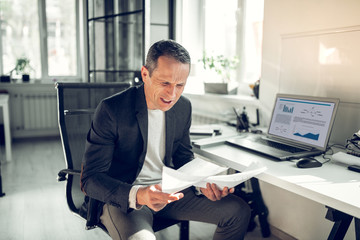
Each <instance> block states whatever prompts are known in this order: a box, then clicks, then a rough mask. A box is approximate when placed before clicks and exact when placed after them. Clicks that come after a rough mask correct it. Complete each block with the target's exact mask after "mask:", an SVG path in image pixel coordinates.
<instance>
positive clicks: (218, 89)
mask: <svg viewBox="0 0 360 240" xmlns="http://www.w3.org/2000/svg"><path fill="white" fill-rule="evenodd" d="M200 61H201V62H202V64H203V68H204V69H205V70H209V71H211V72H213V73H212V74H214V73H215V74H216V75H217V78H216V80H215V81H213V80H212V81H211V80H210V81H209V79H207V80H206V81H205V82H204V87H205V92H206V93H220V94H227V93H228V83H229V81H230V77H231V71H233V70H235V69H236V67H237V65H238V63H239V59H238V58H237V57H236V56H234V57H232V58H226V57H225V56H224V55H217V56H208V55H207V54H206V52H204V54H203V58H202V59H200Z"/></svg>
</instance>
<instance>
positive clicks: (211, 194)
mask: <svg viewBox="0 0 360 240" xmlns="http://www.w3.org/2000/svg"><path fill="white" fill-rule="evenodd" d="M200 191H201V192H202V194H204V195H205V196H206V197H207V198H208V199H210V200H211V201H217V200H220V199H222V198H223V197H226V196H227V195H228V194H229V193H234V191H235V189H234V188H230V189H229V188H228V187H224V189H223V190H222V191H221V190H220V189H219V188H218V186H217V185H216V184H215V183H212V184H210V183H207V184H206V188H200Z"/></svg>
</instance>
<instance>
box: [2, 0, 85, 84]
mask: <svg viewBox="0 0 360 240" xmlns="http://www.w3.org/2000/svg"><path fill="white" fill-rule="evenodd" d="M77 4H78V1H74V0H40V1H39V0H0V74H5V75H9V74H10V72H11V70H13V69H14V67H15V63H16V60H17V59H19V58H27V59H29V60H30V66H31V72H30V77H31V78H32V79H54V78H59V77H60V78H61V77H65V76H66V77H67V78H69V77H70V78H71V77H78V76H79V64H78V51H77V49H78V47H77V46H76V44H78V41H77V39H78V35H77V32H78V31H77V27H78V23H77V17H76V16H77V14H76V12H77V8H78V6H77ZM12 77H14V76H12ZM15 77H18V76H15Z"/></svg>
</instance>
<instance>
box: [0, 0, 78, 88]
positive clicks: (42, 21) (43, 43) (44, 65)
mask: <svg viewBox="0 0 360 240" xmlns="http://www.w3.org/2000/svg"><path fill="white" fill-rule="evenodd" d="M37 4H38V17H39V23H38V24H39V35H40V36H39V37H40V42H39V43H40V64H41V77H40V78H35V80H39V79H40V80H41V83H49V82H53V81H58V80H64V81H66V80H69V81H71V80H73V81H74V80H79V79H81V72H82V69H81V58H80V47H81V46H80V41H79V40H80V19H79V15H80V14H79V1H75V25H76V64H77V71H76V75H68V76H57V75H52V76H50V75H49V66H48V45H47V41H48V39H47V36H48V35H47V33H48V29H47V22H46V0H38V1H37ZM1 21H2V20H1V19H0V24H1ZM1 34H2V33H1V31H0V57H1V61H0V75H4V74H5V73H4V68H3V61H2V59H3V43H2V35H1Z"/></svg>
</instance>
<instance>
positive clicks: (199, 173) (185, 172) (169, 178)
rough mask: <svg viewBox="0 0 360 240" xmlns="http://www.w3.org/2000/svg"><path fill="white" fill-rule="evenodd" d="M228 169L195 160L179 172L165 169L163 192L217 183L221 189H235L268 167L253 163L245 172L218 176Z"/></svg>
mask: <svg viewBox="0 0 360 240" xmlns="http://www.w3.org/2000/svg"><path fill="white" fill-rule="evenodd" d="M227 169H228V168H226V167H221V166H219V165H217V164H214V163H211V162H209V161H206V160H203V159H201V158H195V159H194V160H192V161H191V162H189V163H187V164H185V165H184V166H182V167H181V168H179V169H178V170H175V169H172V168H168V167H165V166H164V167H163V172H162V191H163V192H166V193H175V192H179V191H181V190H183V189H185V188H188V187H190V186H196V187H203V188H205V187H206V183H215V184H216V185H218V187H219V188H221V189H222V188H224V187H229V188H232V187H235V186H236V185H238V184H240V183H242V182H244V181H246V180H248V179H250V178H252V177H254V176H256V175H258V174H260V173H262V172H264V171H265V170H266V167H264V166H261V165H260V164H259V163H252V164H251V165H250V166H249V167H248V168H247V169H246V170H245V171H243V172H241V173H236V174H230V175H227V174H225V175H217V174H219V173H221V172H224V171H226V170H227Z"/></svg>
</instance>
